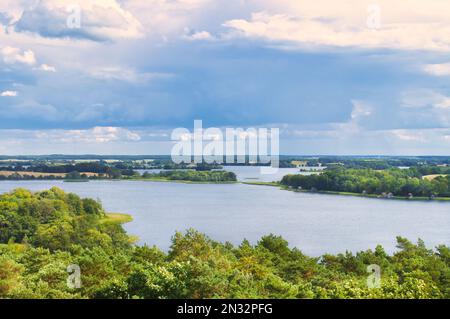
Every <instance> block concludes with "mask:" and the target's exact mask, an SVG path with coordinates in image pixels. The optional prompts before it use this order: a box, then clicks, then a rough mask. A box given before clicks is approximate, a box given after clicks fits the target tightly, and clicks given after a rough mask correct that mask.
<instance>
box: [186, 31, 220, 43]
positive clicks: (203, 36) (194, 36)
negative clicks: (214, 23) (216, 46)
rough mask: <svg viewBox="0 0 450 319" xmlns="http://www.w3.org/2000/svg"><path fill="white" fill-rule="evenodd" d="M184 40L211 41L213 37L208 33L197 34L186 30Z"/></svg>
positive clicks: (200, 32)
mask: <svg viewBox="0 0 450 319" xmlns="http://www.w3.org/2000/svg"><path fill="white" fill-rule="evenodd" d="M184 38H185V39H187V40H194V41H195V40H199V41H201V40H213V39H214V37H213V36H212V35H211V33H209V32H208V31H197V32H190V31H189V30H188V29H187V30H186V34H185V35H184Z"/></svg>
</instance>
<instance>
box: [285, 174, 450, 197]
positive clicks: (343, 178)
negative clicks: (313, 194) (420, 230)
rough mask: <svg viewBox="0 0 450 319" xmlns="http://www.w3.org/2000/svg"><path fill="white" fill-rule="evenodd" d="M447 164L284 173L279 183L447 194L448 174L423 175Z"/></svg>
mask: <svg viewBox="0 0 450 319" xmlns="http://www.w3.org/2000/svg"><path fill="white" fill-rule="evenodd" d="M448 171H449V169H448V168H447V167H445V168H440V167H423V168H420V167H414V168H410V169H386V170H382V171H379V170H373V169H344V168H336V169H328V170H326V171H325V172H323V173H321V174H317V175H286V176H284V177H283V179H282V180H281V184H282V185H286V186H290V187H293V188H299V187H300V188H302V189H307V190H311V189H314V190H318V191H337V192H351V193H367V194H382V193H391V194H393V195H397V196H411V195H413V196H441V197H449V196H450V175H446V176H436V177H435V178H433V179H427V178H423V176H425V175H428V174H444V173H448Z"/></svg>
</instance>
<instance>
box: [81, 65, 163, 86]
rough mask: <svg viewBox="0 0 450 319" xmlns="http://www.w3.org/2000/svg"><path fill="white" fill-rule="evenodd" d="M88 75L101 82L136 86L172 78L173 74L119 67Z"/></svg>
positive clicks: (94, 69) (94, 70)
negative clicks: (158, 79) (113, 81)
mask: <svg viewBox="0 0 450 319" xmlns="http://www.w3.org/2000/svg"><path fill="white" fill-rule="evenodd" d="M88 74H89V75H90V76H91V77H93V78H96V79H100V80H117V81H126V82H131V83H136V84H139V83H144V82H147V81H149V80H151V79H154V78H164V77H170V76H171V74H167V73H151V72H138V71H137V70H134V69H131V68H127V67H119V66H108V67H98V68H93V69H92V70H89V71H88Z"/></svg>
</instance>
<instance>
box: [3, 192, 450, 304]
mask: <svg viewBox="0 0 450 319" xmlns="http://www.w3.org/2000/svg"><path fill="white" fill-rule="evenodd" d="M118 217H120V216H118V215H117V214H116V215H110V216H109V217H107V216H105V213H104V211H103V208H102V207H101V205H100V204H99V203H98V202H96V201H94V200H91V199H81V198H79V197H78V196H77V195H74V194H68V193H65V192H63V191H62V190H60V189H57V188H52V189H50V190H47V191H42V192H37V193H32V192H30V191H27V190H24V189H17V190H15V191H12V192H10V193H7V194H3V195H1V196H0V298H449V297H450V248H449V247H447V246H439V247H437V248H436V250H430V249H428V248H426V246H425V244H424V243H423V242H422V241H420V240H419V242H418V243H417V244H413V243H411V242H410V241H408V240H407V239H405V238H401V237H398V238H397V242H398V251H397V252H396V253H394V254H393V255H389V254H387V253H386V252H385V251H384V249H383V248H382V247H381V246H377V247H376V248H375V250H367V251H362V252H358V253H356V254H352V253H349V252H346V253H344V254H338V255H328V254H327V255H324V256H322V257H320V258H312V257H308V256H306V255H304V254H303V253H302V252H301V251H300V250H298V249H297V248H291V247H289V245H288V243H287V241H285V240H284V239H283V238H281V237H279V236H275V235H268V236H264V237H262V238H261V240H259V241H258V242H257V243H256V244H254V245H252V244H251V243H250V242H248V241H246V240H244V241H243V242H242V243H241V245H239V246H238V247H235V246H233V245H231V244H230V243H219V242H216V241H213V240H211V239H210V238H208V237H207V236H205V235H204V234H201V233H199V232H197V231H195V230H192V229H191V230H187V231H186V232H184V233H180V232H177V233H176V234H175V235H174V236H173V238H172V245H171V247H170V249H169V251H168V252H163V251H161V250H159V249H158V248H157V247H148V246H133V245H130V244H129V242H130V238H129V237H128V236H127V235H126V234H125V232H124V230H123V228H122V226H121V224H120V221H119V220H118V219H119V218H118ZM70 264H76V265H79V266H80V269H81V282H82V287H81V288H79V289H74V288H70V287H68V286H67V284H66V280H67V276H68V273H67V266H68V265H70ZM370 264H377V265H379V266H380V267H381V271H382V273H381V286H380V287H379V288H373V289H369V288H368V287H367V284H366V279H367V276H368V273H367V272H366V268H367V266H368V265H370Z"/></svg>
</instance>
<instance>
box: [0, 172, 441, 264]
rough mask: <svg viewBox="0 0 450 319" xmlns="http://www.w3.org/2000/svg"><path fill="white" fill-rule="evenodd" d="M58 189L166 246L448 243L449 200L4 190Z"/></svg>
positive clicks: (93, 187) (237, 189)
mask: <svg viewBox="0 0 450 319" xmlns="http://www.w3.org/2000/svg"><path fill="white" fill-rule="evenodd" d="M52 186H57V187H60V188H62V189H64V190H66V191H69V192H74V193H77V194H79V195H80V196H82V197H92V198H98V199H100V200H101V202H102V204H103V205H104V207H105V209H106V210H108V211H110V212H123V213H128V214H130V215H132V216H133V218H134V220H133V222H131V223H128V224H126V225H125V228H126V230H127V231H128V232H129V233H131V234H134V235H137V236H139V238H140V241H139V243H140V244H143V243H147V244H149V245H157V246H158V247H160V248H162V249H168V248H169V246H170V239H171V236H172V235H173V234H174V232H175V231H176V230H180V231H182V230H185V229H187V228H190V227H193V228H195V229H198V230H199V231H201V232H204V233H206V234H207V235H209V236H211V237H212V238H213V239H216V240H220V241H230V242H232V243H233V244H239V243H240V242H241V241H242V239H244V238H247V239H248V240H250V241H251V242H253V243H255V242H256V241H257V240H258V239H259V238H260V237H261V236H263V235H266V234H270V233H274V234H277V235H282V236H283V237H284V238H285V239H286V240H288V241H289V243H290V245H291V246H292V247H293V246H296V247H298V248H300V249H301V250H302V251H304V252H305V253H307V254H309V255H314V256H318V255H321V254H323V253H337V252H344V251H345V250H350V251H353V252H355V251H359V250H365V249H368V248H374V247H375V246H376V245H377V244H382V245H383V246H384V247H385V248H386V250H387V251H389V252H392V251H393V250H394V249H395V237H396V236H397V235H401V236H404V237H407V238H409V239H411V240H414V241H415V240H416V239H417V238H419V237H420V238H422V239H424V240H425V242H426V244H427V245H428V246H429V247H433V246H435V245H438V244H447V245H449V244H450V203H444V202H420V201H413V202H407V201H398V200H383V199H367V198H358V197H351V196H338V195H323V194H310V193H296V192H290V191H284V190H279V189H278V188H276V187H268V186H253V185H244V184H182V183H164V182H142V181H91V182H89V183H64V182H62V181H2V182H0V193H3V192H7V191H10V190H12V189H14V188H17V187H24V188H28V189H31V190H34V191H36V190H43V189H48V188H50V187H52Z"/></svg>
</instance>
